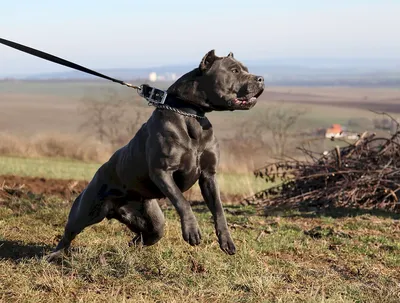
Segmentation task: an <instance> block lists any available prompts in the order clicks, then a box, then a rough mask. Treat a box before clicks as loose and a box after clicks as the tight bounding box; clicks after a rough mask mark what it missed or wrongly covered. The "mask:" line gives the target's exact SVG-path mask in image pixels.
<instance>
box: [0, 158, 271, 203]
mask: <svg viewBox="0 0 400 303" xmlns="http://www.w3.org/2000/svg"><path fill="white" fill-rule="evenodd" d="M100 165H101V164H99V163H85V162H81V161H75V160H66V159H56V158H39V159H36V158H20V157H4V156H0V174H2V175H17V176H29V177H44V178H54V179H73V180H88V181H90V180H91V179H92V177H93V175H94V173H95V172H96V170H97V169H98V168H99V167H100ZM218 181H219V185H220V189H221V192H223V193H224V194H227V195H243V196H248V195H251V194H254V193H255V192H257V191H260V190H262V189H265V187H266V185H265V181H263V180H261V179H255V177H254V176H253V175H252V174H251V173H220V174H218ZM193 190H194V191H197V192H198V191H199V189H198V186H197V185H196V186H195V187H194V188H193Z"/></svg>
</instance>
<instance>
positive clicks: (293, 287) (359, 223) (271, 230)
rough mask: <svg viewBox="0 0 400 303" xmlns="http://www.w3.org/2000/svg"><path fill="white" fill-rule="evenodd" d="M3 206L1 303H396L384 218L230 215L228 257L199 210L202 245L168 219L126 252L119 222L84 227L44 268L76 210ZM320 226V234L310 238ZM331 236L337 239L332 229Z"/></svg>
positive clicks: (40, 202)
mask: <svg viewBox="0 0 400 303" xmlns="http://www.w3.org/2000/svg"><path fill="white" fill-rule="evenodd" d="M1 204H2V205H1V207H0V218H1V219H0V266H1V271H0V281H1V283H0V301H2V302H257V303H258V302H382V303H385V302H399V300H400V284H399V281H400V275H399V272H400V236H399V228H400V225H399V222H398V220H395V219H393V218H391V217H390V216H389V217H385V216H374V215H369V214H363V215H362V214H358V215H359V216H355V217H349V216H345V217H340V216H339V217H337V218H334V217H331V216H329V215H328V214H326V215H325V216H315V214H312V213H311V214H310V213H293V212H291V213H282V214H280V215H279V214H270V216H268V217H264V216H262V215H260V214H257V213H256V210H255V209H252V208H249V207H246V208H243V207H236V206H227V207H226V209H227V217H228V222H229V224H230V226H231V230H232V236H233V238H234V240H235V242H236V245H237V248H238V253H237V254H236V255H235V256H227V255H225V254H223V253H222V252H221V251H220V249H219V247H218V244H217V242H216V236H215V232H214V230H213V224H212V221H211V217H210V214H209V212H208V211H206V209H205V208H204V207H203V206H196V207H195V208H194V209H195V213H196V216H197V218H198V219H199V225H200V228H201V230H202V233H203V241H202V244H201V245H200V246H198V247H191V246H189V245H188V244H186V243H185V242H184V241H183V240H182V237H181V231H180V226H179V221H178V217H177V215H176V212H175V211H174V210H172V209H167V210H165V214H166V218H167V225H166V235H165V237H164V238H163V239H162V240H161V241H160V242H159V243H158V244H156V245H155V246H152V247H149V248H133V247H131V248H130V247H128V245H127V244H128V241H129V240H130V239H131V237H132V234H131V233H130V232H129V231H127V229H126V228H125V227H124V226H122V225H121V224H120V223H118V222H116V221H114V220H112V221H106V220H105V221H103V222H101V223H100V224H97V225H94V226H92V227H89V228H87V229H86V230H85V231H84V232H83V233H81V234H80V235H79V236H78V237H77V238H76V239H75V242H74V243H73V251H72V254H71V256H67V257H66V258H65V259H64V261H63V263H62V264H59V265H56V264H48V263H46V262H45V261H43V260H42V258H41V256H42V254H43V253H47V252H49V251H50V250H51V249H52V248H54V246H55V244H56V243H57V239H58V237H59V235H60V234H61V233H62V230H63V227H64V224H65V220H66V217H67V213H68V211H69V208H70V202H68V201H63V200H58V199H54V198H41V197H34V196H33V197H32V198H31V199H30V200H24V199H20V198H16V197H14V198H12V199H9V200H6V201H3V202H1ZM316 226H320V227H321V229H320V232H319V233H309V234H308V235H307V234H306V233H305V231H308V230H310V229H312V228H313V227H316ZM329 228H331V229H333V230H334V231H335V232H334V233H327V232H326V230H328V229H329Z"/></svg>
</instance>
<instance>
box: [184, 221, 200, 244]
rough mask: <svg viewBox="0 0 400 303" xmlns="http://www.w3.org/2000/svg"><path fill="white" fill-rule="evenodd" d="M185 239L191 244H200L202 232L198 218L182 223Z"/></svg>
mask: <svg viewBox="0 0 400 303" xmlns="http://www.w3.org/2000/svg"><path fill="white" fill-rule="evenodd" d="M182 235H183V239H184V240H185V241H186V242H188V243H189V244H190V245H192V246H195V245H199V244H200V242H201V232H200V228H199V225H198V224H197V221H196V220H193V221H190V222H186V223H183V224H182Z"/></svg>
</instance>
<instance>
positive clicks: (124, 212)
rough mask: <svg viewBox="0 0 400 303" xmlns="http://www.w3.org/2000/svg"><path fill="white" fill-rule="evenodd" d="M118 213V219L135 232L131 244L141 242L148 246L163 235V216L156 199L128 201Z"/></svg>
mask: <svg viewBox="0 0 400 303" xmlns="http://www.w3.org/2000/svg"><path fill="white" fill-rule="evenodd" d="M139 203H140V204H139ZM138 204H139V205H140V208H139V209H138V206H137V205H138ZM118 213H119V214H120V215H119V218H118V220H119V221H121V222H122V223H124V224H125V225H126V226H127V227H128V228H129V229H130V230H131V231H133V232H134V233H136V234H137V236H136V237H134V238H133V240H132V243H133V244H137V243H139V242H141V243H142V244H143V245H144V246H150V245H153V244H155V243H157V242H158V241H159V240H160V239H161V238H162V237H163V235H164V226H165V218H164V214H163V212H162V211H161V208H160V206H159V205H158V203H157V200H155V199H153V200H146V201H144V202H133V203H128V204H126V205H124V206H122V207H120V208H119V210H118Z"/></svg>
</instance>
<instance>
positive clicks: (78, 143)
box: [0, 133, 112, 162]
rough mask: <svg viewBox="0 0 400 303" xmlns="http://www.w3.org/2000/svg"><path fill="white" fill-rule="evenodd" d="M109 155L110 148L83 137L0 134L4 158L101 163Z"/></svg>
mask: <svg viewBox="0 0 400 303" xmlns="http://www.w3.org/2000/svg"><path fill="white" fill-rule="evenodd" d="M111 153H112V150H111V147H110V146H108V145H106V144H101V143H100V142H98V141H97V140H95V139H92V138H88V137H85V136H83V135H75V136H73V135H67V134H57V133H53V134H52V133H47V134H39V135H36V136H32V137H24V136H17V135H12V134H9V133H0V154H1V155H5V156H19V157H30V158H47V157H51V158H67V159H74V160H80V161H86V162H103V161H106V160H108V158H109V156H110V155H111Z"/></svg>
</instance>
